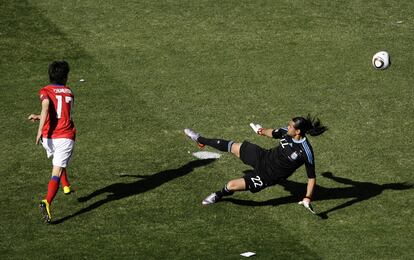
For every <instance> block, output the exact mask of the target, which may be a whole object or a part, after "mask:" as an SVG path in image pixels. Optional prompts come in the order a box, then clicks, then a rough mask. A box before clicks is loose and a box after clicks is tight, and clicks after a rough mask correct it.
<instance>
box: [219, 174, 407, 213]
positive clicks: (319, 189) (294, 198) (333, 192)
mask: <svg viewBox="0 0 414 260" xmlns="http://www.w3.org/2000/svg"><path fill="white" fill-rule="evenodd" d="M322 176H323V177H325V178H328V179H331V180H333V181H336V182H338V183H342V184H346V185H350V186H351V187H343V188H326V187H323V186H320V185H316V187H315V198H314V199H315V200H316V201H320V200H332V199H347V198H350V200H349V201H347V202H345V203H342V204H339V205H337V206H335V207H333V208H331V209H328V210H325V211H323V212H320V213H318V214H317V215H318V216H319V217H320V218H322V219H327V218H328V213H332V212H334V211H336V210H340V209H343V208H346V207H349V206H351V205H353V204H355V203H358V202H361V201H364V200H368V199H371V198H373V197H375V196H378V195H379V194H381V193H382V192H383V191H385V190H407V189H411V188H413V184H408V183H387V184H376V183H372V182H359V181H353V180H351V179H347V178H343V177H338V176H334V175H333V174H332V173H330V172H324V173H322ZM279 185H281V186H283V187H284V189H285V190H287V191H289V192H290V194H291V195H289V196H286V197H281V198H276V199H271V200H266V201H250V200H240V199H235V198H225V199H223V201H229V202H232V203H234V204H238V205H244V206H277V205H282V204H288V203H297V202H298V201H300V200H301V199H302V197H303V194H304V192H305V191H306V186H307V184H306V183H299V182H295V181H290V180H284V181H283V182H281V183H279Z"/></svg>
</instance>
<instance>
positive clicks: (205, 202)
mask: <svg viewBox="0 0 414 260" xmlns="http://www.w3.org/2000/svg"><path fill="white" fill-rule="evenodd" d="M219 200H220V197H219V196H217V194H216V193H215V192H214V193H211V194H210V195H208V197H207V198H205V199H204V200H203V202H201V204H203V205H209V204H213V203H216V202H217V201H219Z"/></svg>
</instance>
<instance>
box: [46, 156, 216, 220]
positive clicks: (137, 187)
mask: <svg viewBox="0 0 414 260" xmlns="http://www.w3.org/2000/svg"><path fill="white" fill-rule="evenodd" d="M214 161H215V159H208V160H196V161H191V162H189V163H187V164H185V165H183V166H181V167H179V168H177V169H171V170H165V171H162V172H158V173H155V174H152V175H121V176H120V177H134V178H140V179H139V180H137V181H135V182H130V183H123V182H119V183H114V184H111V185H108V186H106V187H103V188H102V189H99V190H96V191H94V192H92V193H91V194H89V195H87V196H84V197H81V198H78V201H79V202H86V201H88V200H90V199H92V198H94V197H96V196H99V195H101V194H104V193H109V194H108V195H107V196H106V197H105V198H103V199H101V200H99V201H97V202H94V203H93V204H91V205H89V206H87V207H86V208H83V209H81V210H79V211H77V212H75V213H73V214H72V215H69V216H66V217H64V218H61V219H58V220H56V221H53V222H52V224H60V223H62V222H64V221H66V220H68V219H71V218H73V217H76V216H78V215H81V214H84V213H87V212H89V211H91V210H94V209H97V208H99V207H100V206H102V205H104V204H106V203H108V202H111V201H114V200H120V199H124V198H127V197H130V196H134V195H137V194H140V193H144V192H147V191H150V190H152V189H155V188H157V187H159V186H161V185H162V184H164V183H166V182H169V181H171V180H173V179H176V178H179V177H182V176H184V175H187V174H189V173H190V172H192V171H193V170H194V169H195V168H198V167H202V166H206V165H208V164H210V163H212V162H214Z"/></svg>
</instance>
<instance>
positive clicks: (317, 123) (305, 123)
mask: <svg viewBox="0 0 414 260" xmlns="http://www.w3.org/2000/svg"><path fill="white" fill-rule="evenodd" d="M292 121H293V122H294V123H295V128H296V129H299V130H300V135H301V136H305V134H310V135H311V136H317V135H321V134H322V133H323V132H325V131H326V130H328V127H326V126H324V125H322V123H321V120H319V118H316V117H312V116H311V115H310V114H308V115H307V116H306V118H305V117H295V118H293V119H292Z"/></svg>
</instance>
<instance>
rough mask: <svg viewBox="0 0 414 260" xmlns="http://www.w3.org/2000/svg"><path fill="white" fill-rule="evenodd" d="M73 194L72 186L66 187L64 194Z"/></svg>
mask: <svg viewBox="0 0 414 260" xmlns="http://www.w3.org/2000/svg"><path fill="white" fill-rule="evenodd" d="M71 192H72V190H71V189H70V186H65V187H63V193H65V194H66V195H67V194H70V193H71Z"/></svg>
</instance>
